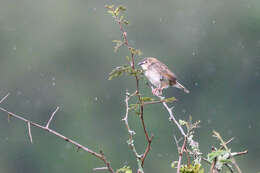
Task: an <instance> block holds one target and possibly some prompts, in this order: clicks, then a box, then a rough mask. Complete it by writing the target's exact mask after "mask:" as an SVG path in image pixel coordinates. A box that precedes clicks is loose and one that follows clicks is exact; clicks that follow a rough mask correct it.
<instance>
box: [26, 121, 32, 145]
mask: <svg viewBox="0 0 260 173" xmlns="http://www.w3.org/2000/svg"><path fill="white" fill-rule="evenodd" d="M27 127H28V134H29V137H30V141H31V143H33V140H32V132H31V123H30V121H28V122H27Z"/></svg>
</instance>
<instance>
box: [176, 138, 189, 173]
mask: <svg viewBox="0 0 260 173" xmlns="http://www.w3.org/2000/svg"><path fill="white" fill-rule="evenodd" d="M186 142H187V137H186V136H185V137H184V141H183V144H182V147H181V151H180V152H179V160H178V166H177V173H180V169H181V160H182V155H183V151H184V149H185V148H186Z"/></svg>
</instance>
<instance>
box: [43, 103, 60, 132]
mask: <svg viewBox="0 0 260 173" xmlns="http://www.w3.org/2000/svg"><path fill="white" fill-rule="evenodd" d="M59 109H60V108H59V106H58V107H57V108H56V109H55V111H54V112H53V113H52V115H51V117H50V119H49V121H48V123H47V124H46V126H45V127H46V128H47V129H48V128H49V125H50V123H51V121H52V119H53V117H54V115H55V114H56V113H57V112H58V110H59Z"/></svg>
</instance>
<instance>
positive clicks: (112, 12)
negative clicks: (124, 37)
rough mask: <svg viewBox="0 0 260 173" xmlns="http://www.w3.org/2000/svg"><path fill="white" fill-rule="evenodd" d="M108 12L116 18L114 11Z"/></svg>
mask: <svg viewBox="0 0 260 173" xmlns="http://www.w3.org/2000/svg"><path fill="white" fill-rule="evenodd" d="M107 12H108V13H109V14H112V15H113V16H115V13H114V11H112V10H108V11H107Z"/></svg>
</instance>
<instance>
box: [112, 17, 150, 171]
mask: <svg viewBox="0 0 260 173" xmlns="http://www.w3.org/2000/svg"><path fill="white" fill-rule="evenodd" d="M114 18H115V21H116V22H117V23H118V25H119V27H120V31H121V32H122V36H123V40H124V45H125V46H126V47H127V48H128V50H129V51H130V54H131V61H130V66H131V68H132V70H135V54H134V53H133V51H132V49H133V48H132V47H131V46H130V45H129V43H128V38H127V32H126V31H125V29H124V27H123V23H122V21H121V20H120V18H119V17H118V16H117V15H115V16H114ZM134 77H135V81H136V94H135V95H136V96H137V97H138V102H139V104H140V108H139V111H140V116H139V117H140V120H141V123H142V126H143V130H144V134H145V138H146V141H147V146H146V149H145V152H144V153H143V154H142V156H141V166H142V167H143V166H144V161H145V158H146V157H147V155H148V153H149V151H150V149H151V143H152V139H153V136H151V137H149V134H148V131H147V129H146V125H145V122H144V104H143V101H142V97H141V95H140V90H139V77H138V75H137V74H135V75H134Z"/></svg>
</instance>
